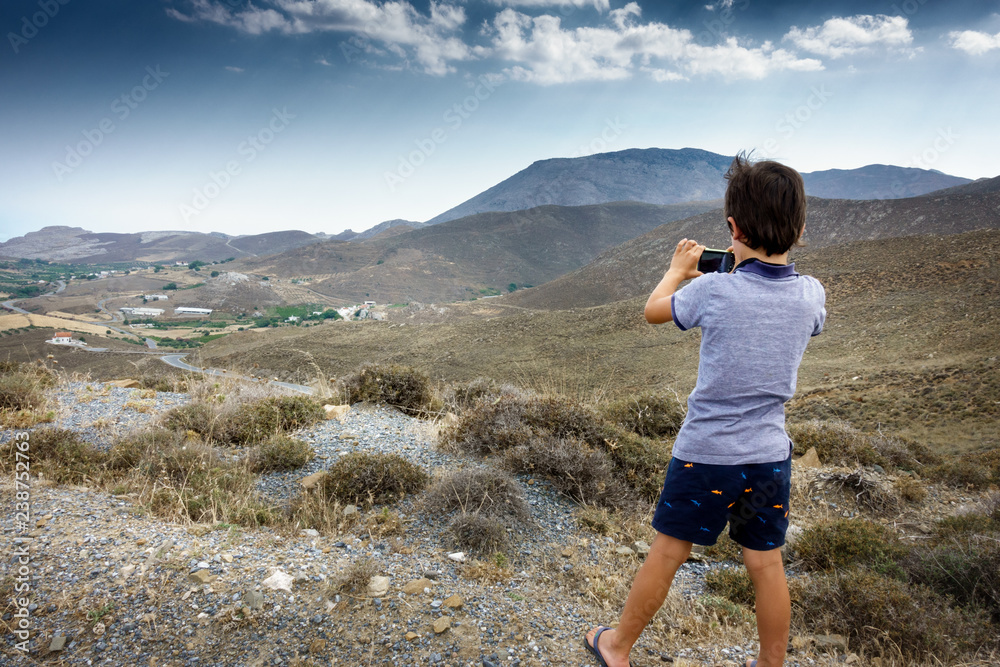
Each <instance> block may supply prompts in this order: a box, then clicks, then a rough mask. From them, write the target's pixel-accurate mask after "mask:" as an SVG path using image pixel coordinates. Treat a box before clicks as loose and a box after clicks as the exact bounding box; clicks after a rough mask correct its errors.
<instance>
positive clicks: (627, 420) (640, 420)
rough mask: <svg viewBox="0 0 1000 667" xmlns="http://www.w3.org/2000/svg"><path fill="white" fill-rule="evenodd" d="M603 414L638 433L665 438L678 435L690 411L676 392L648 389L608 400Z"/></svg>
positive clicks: (647, 436) (603, 408) (606, 417)
mask: <svg viewBox="0 0 1000 667" xmlns="http://www.w3.org/2000/svg"><path fill="white" fill-rule="evenodd" d="M601 414H602V415H603V416H604V418H605V419H607V420H608V421H610V422H612V423H613V424H617V425H618V426H621V427H622V428H625V429H628V430H629V431H632V432H633V433H635V434H636V435H640V436H643V437H646V438H664V437H670V436H674V435H677V431H679V430H680V428H681V424H683V423H684V416H685V415H686V414H687V410H686V409H685V407H684V404H683V403H682V402H681V400H680V397H679V396H678V395H677V393H676V392H670V393H669V394H661V393H652V392H648V393H645V394H637V395H634V396H628V397H626V398H620V399H618V400H615V401H611V402H609V403H606V404H605V405H603V406H602V407H601Z"/></svg>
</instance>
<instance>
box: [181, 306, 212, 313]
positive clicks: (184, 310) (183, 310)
mask: <svg viewBox="0 0 1000 667" xmlns="http://www.w3.org/2000/svg"><path fill="white" fill-rule="evenodd" d="M211 314H212V309H211V308H188V307H187V306H181V307H180V308H174V315H211Z"/></svg>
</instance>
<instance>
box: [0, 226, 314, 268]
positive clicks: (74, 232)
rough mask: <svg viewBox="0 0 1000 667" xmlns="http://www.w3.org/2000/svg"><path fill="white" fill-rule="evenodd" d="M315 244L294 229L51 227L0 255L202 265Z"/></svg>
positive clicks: (1, 246) (4, 246)
mask: <svg viewBox="0 0 1000 667" xmlns="http://www.w3.org/2000/svg"><path fill="white" fill-rule="evenodd" d="M320 240H321V239H319V238H318V237H316V236H314V235H312V234H307V233H306V232H302V231H298V230H292V231H282V232H269V233H267V234H255V235H248V236H228V235H226V234H222V233H220V232H210V233H207V234H203V233H201V232H184V231H154V232H138V233H135V234H116V233H94V232H90V231H88V230H86V229H83V228H81V227H65V226H51V227H44V228H43V229H41V230H39V231H37V232H29V233H27V234H25V235H24V236H18V237H15V238H12V239H10V240H9V241H7V242H5V243H0V255H2V256H7V257H19V258H27V259H44V260H48V261H53V262H66V263H70V264H93V263H107V262H142V263H149V264H152V263H158V262H160V263H162V262H175V261H185V262H190V261H194V260H201V261H205V262H207V261H214V260H221V259H227V258H229V257H247V256H254V255H260V254H265V253H275V252H283V251H287V250H292V249H294V248H300V247H302V246H304V245H309V244H311V243H316V242H318V241H320Z"/></svg>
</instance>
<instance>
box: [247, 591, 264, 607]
mask: <svg viewBox="0 0 1000 667" xmlns="http://www.w3.org/2000/svg"><path fill="white" fill-rule="evenodd" d="M243 604H244V605H246V606H247V607H249V608H250V609H263V608H264V594H263V593H261V592H260V591H247V592H246V594H244V595H243Z"/></svg>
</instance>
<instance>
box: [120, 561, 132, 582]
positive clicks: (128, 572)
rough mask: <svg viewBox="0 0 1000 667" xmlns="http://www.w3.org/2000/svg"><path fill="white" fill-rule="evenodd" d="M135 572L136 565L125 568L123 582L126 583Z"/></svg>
mask: <svg viewBox="0 0 1000 667" xmlns="http://www.w3.org/2000/svg"><path fill="white" fill-rule="evenodd" d="M133 572H135V565H131V564H130V565H126V566H125V567H123V568H122V572H121V575H122V581H125V580H126V579H128V578H129V577H131V576H132V573H133Z"/></svg>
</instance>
